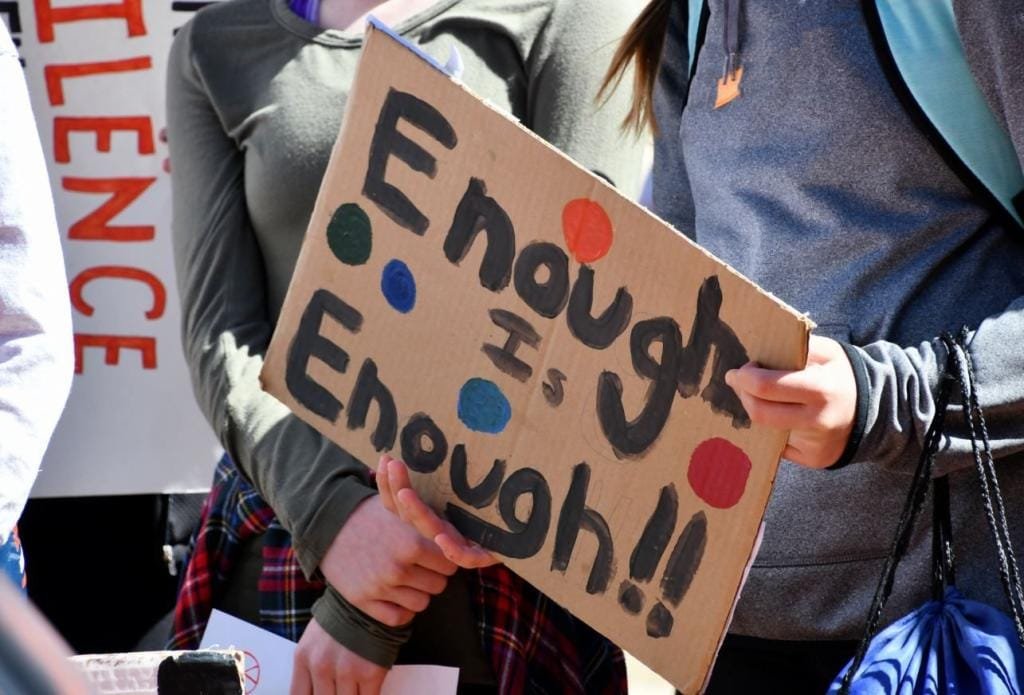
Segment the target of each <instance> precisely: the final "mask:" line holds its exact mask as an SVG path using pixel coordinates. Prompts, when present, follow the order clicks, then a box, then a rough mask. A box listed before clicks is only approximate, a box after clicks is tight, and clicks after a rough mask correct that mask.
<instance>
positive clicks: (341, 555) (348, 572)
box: [320, 497, 456, 627]
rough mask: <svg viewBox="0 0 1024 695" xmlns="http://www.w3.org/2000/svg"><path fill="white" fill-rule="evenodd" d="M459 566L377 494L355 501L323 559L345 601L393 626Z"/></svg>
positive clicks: (322, 565) (410, 614)
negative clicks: (385, 504)
mask: <svg viewBox="0 0 1024 695" xmlns="http://www.w3.org/2000/svg"><path fill="white" fill-rule="evenodd" d="M352 558H358V562H353V561H352ZM455 570H456V567H455V565H454V564H453V563H452V562H450V561H449V560H448V559H447V558H445V556H444V554H443V553H442V552H441V551H440V549H438V547H437V546H436V545H435V544H434V543H433V542H431V541H429V540H427V539H425V538H423V537H422V536H420V534H419V533H418V532H417V531H416V529H414V528H413V527H412V526H410V525H409V524H407V523H406V522H405V521H403V520H402V519H401V518H399V517H398V516H395V515H394V514H392V513H391V512H389V511H388V510H387V509H386V508H385V507H384V505H383V503H382V501H381V499H380V498H378V497H371V498H369V499H367V500H366V501H364V502H363V503H362V504H360V505H359V506H358V507H356V510H355V511H354V512H353V513H352V515H351V516H350V517H349V518H348V521H346V522H345V525H344V526H342V528H341V530H340V531H339V532H338V535H337V536H335V538H334V541H333V542H332V543H331V545H330V546H329V547H328V549H327V552H326V553H324V557H323V559H322V560H321V561H320V571H321V572H323V575H324V577H325V578H326V579H327V582H328V583H329V584H330V585H331V586H333V587H334V588H335V589H336V590H337V591H338V592H339V593H340V594H341V595H342V596H344V597H345V600H346V601H348V602H349V603H351V604H352V605H353V606H355V607H356V608H358V609H359V610H361V611H363V612H364V613H366V614H367V615H369V616H370V617H371V618H373V619H374V620H378V621H380V622H382V623H384V624H385V625H390V626H391V627H398V626H399V625H405V624H407V623H408V622H409V621H411V620H412V619H413V617H414V616H415V614H416V613H419V612H421V611H422V610H424V609H425V608H426V607H427V605H428V604H429V603H430V599H431V597H433V596H436V595H437V594H440V593H441V592H442V591H444V588H445V586H447V585H448V577H450V576H451V575H452V574H454V573H455Z"/></svg>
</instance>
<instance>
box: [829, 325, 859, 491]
mask: <svg viewBox="0 0 1024 695" xmlns="http://www.w3.org/2000/svg"><path fill="white" fill-rule="evenodd" d="M839 346H840V347H842V348H843V352H844V353H846V359H848V360H849V361H850V368H851V369H852V370H853V379H854V382H855V384H856V387H857V399H856V405H855V407H854V412H853V428H852V429H851V431H850V437H849V439H847V441H846V447H845V448H844V449H843V453H842V454H841V455H840V456H839V459H838V460H837V461H836V462H835V463H833V464H832V465H831V466H828V468H827V470H830V471H834V470H839V469H840V468H845V467H846V466H848V465H849V464H850V463H852V462H853V461H854V460H855V459H856V458H857V452H858V451H859V450H860V445H861V442H862V441H863V439H864V431H865V429H866V428H867V420H868V403H869V399H868V390H869V382H868V369H867V363H866V362H865V360H864V355H862V354H861V353H860V349H859V348H857V347H855V346H853V345H850V344H848V343H843V342H840V343H839Z"/></svg>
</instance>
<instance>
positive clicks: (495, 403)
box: [459, 378, 512, 434]
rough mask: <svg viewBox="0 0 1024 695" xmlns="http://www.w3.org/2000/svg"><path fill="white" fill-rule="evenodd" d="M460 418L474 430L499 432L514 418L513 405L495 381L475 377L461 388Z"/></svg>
mask: <svg viewBox="0 0 1024 695" xmlns="http://www.w3.org/2000/svg"><path fill="white" fill-rule="evenodd" d="M459 419H460V420H462V424H464V425H465V426H466V427H468V428H469V429H471V430H473V431H474V432H485V433H487V434H498V433H499V432H502V431H503V430H504V429H505V427H506V426H507V425H508V421H509V420H511V419H512V406H511V405H510V404H509V402H508V399H507V398H505V394H503V393H502V392H501V389H499V388H498V386H497V384H495V383H494V382H493V381H488V380H487V379H478V378H473V379H470V380H469V381H467V382H466V383H465V384H463V385H462V388H461V389H459Z"/></svg>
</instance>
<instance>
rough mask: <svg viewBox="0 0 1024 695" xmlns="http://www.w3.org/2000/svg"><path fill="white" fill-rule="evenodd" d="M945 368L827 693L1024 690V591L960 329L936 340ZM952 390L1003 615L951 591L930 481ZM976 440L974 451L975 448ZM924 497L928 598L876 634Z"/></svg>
mask: <svg viewBox="0 0 1024 695" xmlns="http://www.w3.org/2000/svg"><path fill="white" fill-rule="evenodd" d="M942 341H943V343H944V345H945V347H946V352H947V362H946V368H945V371H944V374H943V376H942V378H941V381H940V389H939V394H938V399H937V404H936V406H937V407H936V414H935V419H934V421H933V422H932V425H931V427H930V428H929V430H928V434H927V435H926V437H925V448H924V453H923V454H922V456H921V460H920V461H919V462H918V466H917V470H916V471H915V473H914V479H913V482H912V484H911V488H910V492H909V494H908V495H907V501H906V504H905V505H904V508H903V513H902V514H901V516H900V520H899V524H898V526H897V530H896V538H895V539H894V541H893V544H892V548H891V550H890V552H889V556H888V557H887V558H886V562H885V566H884V568H883V570H882V578H881V580H880V581H879V584H878V589H877V590H876V592H875V597H874V600H873V601H872V606H871V611H870V613H869V614H868V621H867V628H866V629H865V634H864V638H863V639H862V641H861V644H860V647H859V648H858V650H857V653H856V655H855V656H854V658H853V659H851V661H850V663H848V664H847V665H846V666H845V667H844V668H843V671H842V672H841V673H840V674H839V676H838V677H837V678H836V680H835V682H833V683H832V686H831V687H830V688H829V691H828V692H829V695H1022V690H1021V684H1022V683H1024V589H1022V585H1021V576H1020V571H1019V569H1018V567H1017V560H1016V557H1014V553H1013V546H1012V545H1011V544H1010V537H1009V531H1008V528H1007V524H1006V512H1005V505H1004V502H1003V498H1002V495H1001V494H1000V492H999V480H998V478H997V477H996V470H995V462H994V461H993V458H992V451H991V447H990V446H989V442H988V433H987V431H986V428H985V418H984V414H983V413H982V412H981V407H980V406H979V404H978V398H977V394H976V389H975V386H974V370H973V365H972V364H971V358H970V353H968V351H967V348H966V342H967V332H966V330H964V331H962V332H961V334H960V336H959V337H958V338H957V339H954V338H953V337H952V336H950V335H948V334H946V335H944V336H943V337H942ZM954 384H959V386H960V394H961V397H962V404H963V409H962V410H963V414H964V417H965V420H966V422H967V429H968V432H969V434H970V436H971V445H972V448H973V451H974V462H975V468H976V469H977V472H978V477H979V479H980V482H981V495H982V502H983V504H984V508H985V515H986V517H987V520H988V523H989V527H990V528H991V530H992V534H993V536H994V538H995V544H996V551H997V556H998V559H999V575H1000V578H1001V579H1002V583H1003V588H1004V589H1005V591H1006V596H1007V599H1008V602H1009V605H1010V610H1011V614H1012V615H1011V616H1007V615H1005V614H1004V613H1002V612H1001V611H999V610H997V609H995V608H993V607H992V606H989V605H987V604H984V603H980V602H978V601H972V600H970V599H968V598H965V597H964V596H963V595H962V594H961V593H960V592H959V591H958V590H957V589H956V583H955V579H956V578H955V574H954V570H955V567H954V558H953V545H952V533H951V524H950V515H949V482H948V480H947V479H946V478H937V479H934V480H933V479H932V467H933V463H934V460H935V454H936V452H937V451H938V447H939V442H940V440H941V436H942V428H943V423H944V420H945V414H946V409H947V406H948V404H949V398H950V394H951V391H952V387H953V385H954ZM979 439H980V441H981V445H980V446H979ZM929 488H931V489H932V493H933V501H932V508H933V519H932V567H933V571H932V600H931V601H929V602H928V603H926V604H925V605H923V606H921V607H920V608H918V609H917V610H915V611H913V612H912V613H910V614H908V615H906V616H904V617H903V618H901V619H899V620H897V621H896V622H895V623H893V624H892V625H890V626H889V627H888V628H886V629H885V630H883V631H882V632H880V633H878V634H877V635H876V634H875V631H876V629H877V627H878V622H879V620H880V618H881V614H882V611H883V609H884V608H885V603H886V601H887V600H888V598H889V594H890V593H891V592H892V585H893V580H894V578H895V574H896V566H897V565H898V564H899V562H900V560H901V559H902V557H903V556H904V554H906V551H907V547H908V546H909V543H910V536H911V532H912V531H913V528H914V522H915V521H916V519H917V517H918V515H919V513H920V511H921V507H922V506H923V503H924V499H925V497H926V494H927V492H928V490H929Z"/></svg>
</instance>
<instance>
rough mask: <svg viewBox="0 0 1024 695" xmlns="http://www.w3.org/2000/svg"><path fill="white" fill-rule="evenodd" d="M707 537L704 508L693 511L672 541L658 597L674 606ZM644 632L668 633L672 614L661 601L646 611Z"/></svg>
mask: <svg viewBox="0 0 1024 695" xmlns="http://www.w3.org/2000/svg"><path fill="white" fill-rule="evenodd" d="M707 540H708V518H707V517H706V516H704V512H697V513H696V514H694V515H693V516H692V517H690V521H689V522H688V523H687V524H686V528H684V529H683V533H682V535H680V536H679V540H678V541H676V547H675V549H674V550H673V551H672V555H671V556H669V558H668V567H666V568H665V576H664V577H662V578H661V594H662V597H663V598H664V599H665V600H666V601H668V602H669V603H671V604H672V606H673V607H674V608H678V607H679V604H680V602H682V600H683V596H686V590H687V589H689V588H690V583H691V582H693V576H694V575H695V574H697V568H698V567H700V561H701V559H703V557H704V547H705V546H706V545H707ZM647 634H648V635H650V636H651V637H668V636H669V635H670V634H672V614H671V613H669V612H668V609H667V608H665V604H663V603H662V602H661V601H658V603H657V605H655V606H654V608H652V609H651V612H650V613H648V614H647Z"/></svg>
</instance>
